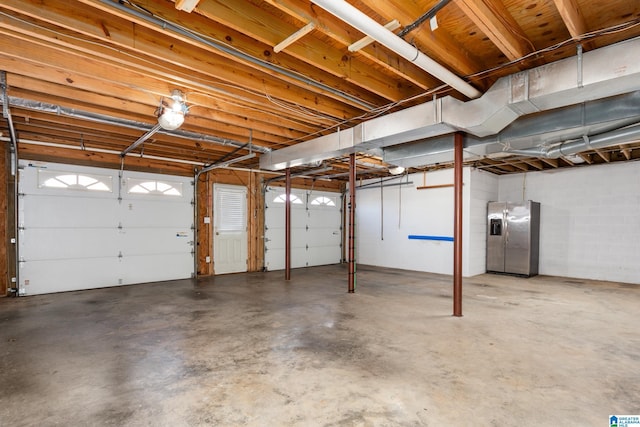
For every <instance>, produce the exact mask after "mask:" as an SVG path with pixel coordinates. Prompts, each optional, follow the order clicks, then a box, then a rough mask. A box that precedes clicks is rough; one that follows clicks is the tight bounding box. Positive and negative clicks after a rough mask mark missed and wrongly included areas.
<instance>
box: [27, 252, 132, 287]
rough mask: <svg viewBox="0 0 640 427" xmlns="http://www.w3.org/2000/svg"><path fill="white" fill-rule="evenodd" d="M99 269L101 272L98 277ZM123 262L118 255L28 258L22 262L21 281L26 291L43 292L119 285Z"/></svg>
mask: <svg viewBox="0 0 640 427" xmlns="http://www.w3.org/2000/svg"><path fill="white" fill-rule="evenodd" d="M96 271H99V272H101V275H100V278H99V279H97V278H96ZM119 273H120V262H119V259H118V257H117V256H112V257H101V258H83V259H69V260H66V261H65V262H64V263H62V262H60V261H59V260H55V259H54V260H41V261H26V262H24V263H21V268H20V281H21V283H23V286H24V292H23V293H24V294H26V295H39V294H48V293H51V292H65V291H77V290H82V289H91V288H102V287H109V286H118V285H119V284H120V282H119V280H118V279H119Z"/></svg>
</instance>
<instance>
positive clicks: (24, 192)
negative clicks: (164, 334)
mask: <svg viewBox="0 0 640 427" xmlns="http://www.w3.org/2000/svg"><path fill="white" fill-rule="evenodd" d="M21 167H22V168H21V170H20V194H21V196H20V200H19V223H20V247H19V256H20V283H19V291H20V294H21V295H35V294H44V293H51V292H62V291H72V290H80V289H91V288H99V287H107V286H117V285H123V284H132V283H142V282H150V281H158V280H171V279H181V278H187V277H190V276H191V273H192V271H193V254H192V251H193V233H192V229H191V225H192V222H193V220H192V218H193V207H192V205H191V201H192V198H193V187H192V186H191V183H190V180H189V179H188V178H183V177H174V176H166V175H156V174H142V173H135V172H127V171H125V172H124V175H123V179H122V181H120V180H119V177H118V174H119V171H117V170H109V169H101V168H88V167H80V166H70V165H61V164H52V163H38V164H36V165H33V164H31V163H27V162H21ZM119 196H120V200H119Z"/></svg>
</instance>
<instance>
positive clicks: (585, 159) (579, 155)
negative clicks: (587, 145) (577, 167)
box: [578, 153, 593, 164]
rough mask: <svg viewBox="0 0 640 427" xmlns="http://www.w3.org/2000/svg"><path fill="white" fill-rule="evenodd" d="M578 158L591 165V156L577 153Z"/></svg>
mask: <svg viewBox="0 0 640 427" xmlns="http://www.w3.org/2000/svg"><path fill="white" fill-rule="evenodd" d="M578 157H580V158H581V159H582V160H584V161H585V162H587V163H589V164H592V163H593V159H592V158H591V154H587V153H578Z"/></svg>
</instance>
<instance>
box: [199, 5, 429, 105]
mask: <svg viewBox="0 0 640 427" xmlns="http://www.w3.org/2000/svg"><path fill="white" fill-rule="evenodd" d="M198 10H199V12H200V13H202V14H203V15H205V16H208V17H210V18H211V19H215V20H216V21H218V22H221V23H223V24H225V25H226V26H228V27H230V28H233V29H235V30H236V31H241V32H244V33H245V34H247V35H250V36H251V37H252V38H254V39H256V40H259V41H261V42H262V43H266V44H269V45H270V46H275V45H276V44H278V43H279V42H280V40H282V39H284V38H286V37H287V36H288V35H289V34H292V33H293V32H295V31H296V30H297V28H296V27H295V26H293V25H290V24H287V23H286V22H283V21H278V20H276V18H275V17H274V16H273V15H271V14H269V13H268V12H267V11H265V10H264V9H262V8H259V7H257V6H255V5H253V4H251V3H249V2H234V3H232V4H222V3H221V2H219V1H216V0H211V1H208V2H206V3H203V4H201V5H200V7H199V8H198ZM287 53H288V54H289V55H291V56H293V57H295V58H298V59H300V60H302V61H306V62H308V63H311V64H313V65H314V66H315V67H317V68H319V69H321V70H323V71H325V72H327V73H330V74H333V75H334V76H337V77H339V78H342V79H345V80H347V81H350V82H357V84H358V85H359V86H361V87H362V88H363V89H366V90H368V91H370V92H371V93H375V94H377V95H378V96H382V97H384V98H386V99H387V100H389V101H400V100H402V99H406V98H409V97H411V96H413V95H415V94H416V93H417V89H418V88H416V87H415V86H414V85H412V84H409V82H407V84H404V85H403V84H397V83H395V82H390V81H388V79H386V78H385V77H384V76H383V75H382V74H381V73H380V72H379V71H378V70H377V69H376V67H372V66H371V65H370V64H368V63H366V62H363V61H361V60H360V59H359V57H358V56H357V55H351V54H349V52H348V51H346V49H344V50H340V49H337V48H334V47H332V46H331V45H330V44H327V43H325V42H323V41H322V40H319V39H317V38H314V37H311V36H309V37H306V38H304V39H302V40H300V41H299V42H298V43H296V44H294V45H291V46H290V47H289V49H287Z"/></svg>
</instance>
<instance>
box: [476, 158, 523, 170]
mask: <svg viewBox="0 0 640 427" xmlns="http://www.w3.org/2000/svg"><path fill="white" fill-rule="evenodd" d="M482 162H483V163H488V164H489V165H491V166H492V167H494V168H498V169H501V170H503V171H506V172H515V171H516V170H518V168H516V167H515V166H513V165H512V164H511V163H507V162H505V161H504V160H501V161H498V160H493V159H489V158H486V157H485V158H484V159H482Z"/></svg>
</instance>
